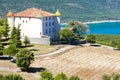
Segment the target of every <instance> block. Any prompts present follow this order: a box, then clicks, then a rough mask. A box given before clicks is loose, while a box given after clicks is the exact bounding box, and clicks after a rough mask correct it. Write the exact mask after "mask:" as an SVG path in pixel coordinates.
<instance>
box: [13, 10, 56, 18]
mask: <svg viewBox="0 0 120 80" xmlns="http://www.w3.org/2000/svg"><path fill="white" fill-rule="evenodd" d="M38 13H40V14H41V15H42V16H43V17H48V16H55V15H54V14H52V13H49V12H46V11H43V10H41V9H37V8H29V9H27V10H24V11H21V12H19V13H17V14H14V16H18V17H36V16H37V15H38Z"/></svg>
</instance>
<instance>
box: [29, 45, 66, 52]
mask: <svg viewBox="0 0 120 80" xmlns="http://www.w3.org/2000/svg"><path fill="white" fill-rule="evenodd" d="M33 45H34V46H31V47H28V49H30V50H31V51H32V52H34V53H35V54H47V53H50V52H54V51H56V50H58V49H60V48H62V47H64V46H65V45H44V44H33Z"/></svg>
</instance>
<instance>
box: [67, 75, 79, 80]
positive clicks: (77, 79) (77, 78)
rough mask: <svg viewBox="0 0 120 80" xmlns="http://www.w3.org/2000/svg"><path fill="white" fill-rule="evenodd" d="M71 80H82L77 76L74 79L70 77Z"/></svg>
mask: <svg viewBox="0 0 120 80" xmlns="http://www.w3.org/2000/svg"><path fill="white" fill-rule="evenodd" d="M69 80H80V78H79V77H77V76H72V77H70V79H69Z"/></svg>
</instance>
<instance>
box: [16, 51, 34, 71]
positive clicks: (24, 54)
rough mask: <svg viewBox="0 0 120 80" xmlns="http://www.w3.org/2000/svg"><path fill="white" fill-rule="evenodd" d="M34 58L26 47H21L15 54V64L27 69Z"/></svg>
mask: <svg viewBox="0 0 120 80" xmlns="http://www.w3.org/2000/svg"><path fill="white" fill-rule="evenodd" d="M33 60H34V54H33V53H32V52H31V51H30V50H28V49H21V50H20V51H19V52H18V53H17V54H16V64H17V66H18V67H21V69H22V70H24V71H26V70H28V68H29V66H30V64H31V62H32V61H33Z"/></svg>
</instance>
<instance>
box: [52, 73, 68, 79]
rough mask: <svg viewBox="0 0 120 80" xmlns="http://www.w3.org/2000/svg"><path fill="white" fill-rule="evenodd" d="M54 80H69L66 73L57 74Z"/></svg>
mask: <svg viewBox="0 0 120 80" xmlns="http://www.w3.org/2000/svg"><path fill="white" fill-rule="evenodd" d="M54 80H68V79H67V76H66V75H65V74H64V73H60V74H57V75H56V77H55V79H54Z"/></svg>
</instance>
